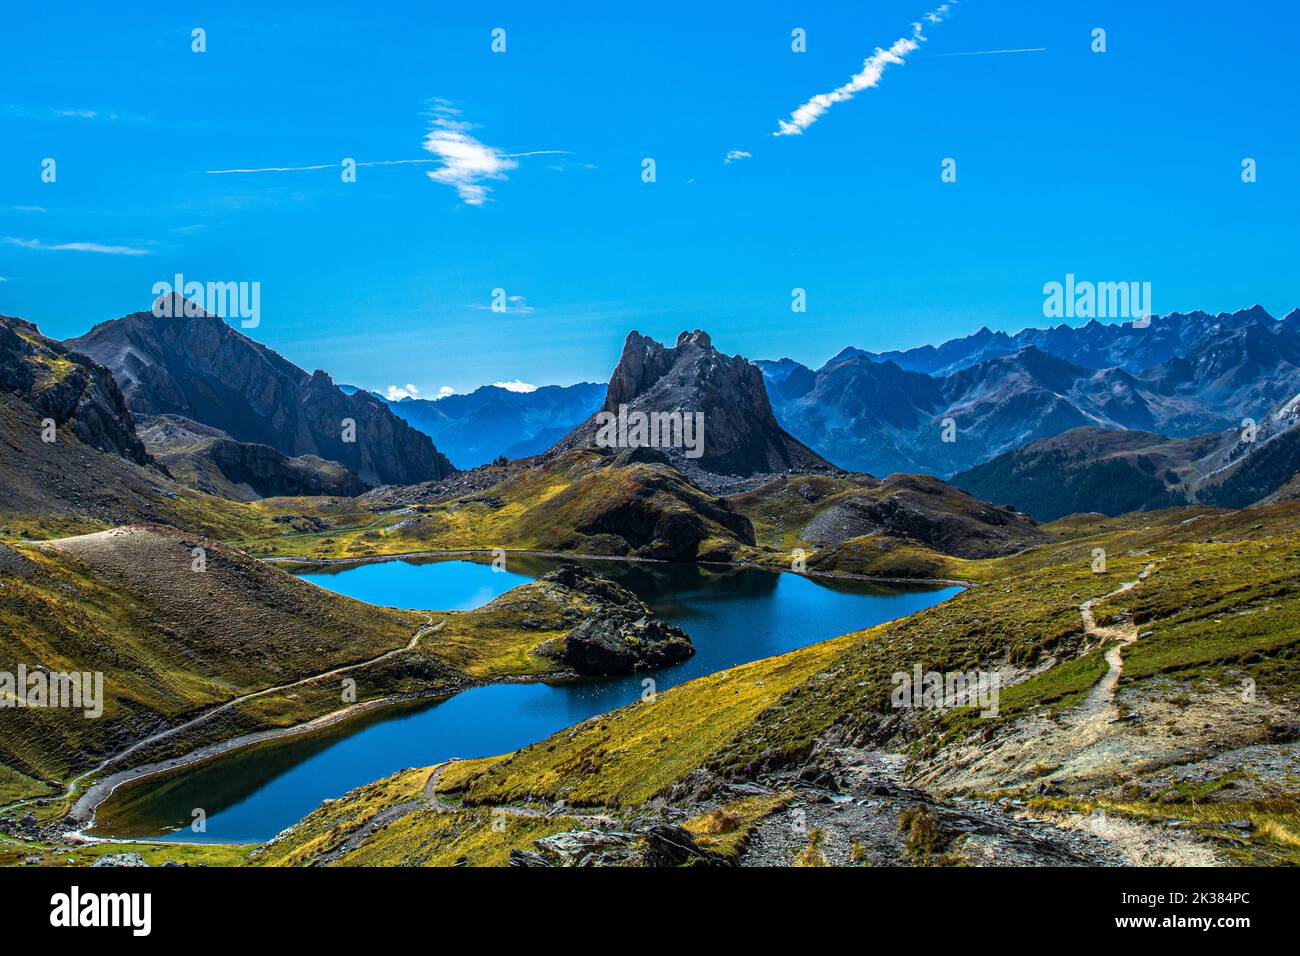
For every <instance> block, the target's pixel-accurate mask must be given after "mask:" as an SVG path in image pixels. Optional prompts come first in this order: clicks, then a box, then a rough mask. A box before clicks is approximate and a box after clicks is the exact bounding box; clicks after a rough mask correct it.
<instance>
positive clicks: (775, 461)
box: [552, 329, 835, 485]
mask: <svg viewBox="0 0 1300 956" xmlns="http://www.w3.org/2000/svg"><path fill="white" fill-rule="evenodd" d="M629 415H632V416H638V415H644V416H646V418H647V420H649V421H650V422H655V421H659V420H662V419H665V418H667V417H672V418H673V419H674V420H680V421H683V422H687V421H689V424H690V425H691V427H692V428H694V429H696V431H693V432H692V433H691V437H692V438H693V439H696V440H695V442H694V444H693V445H692V446H691V447H686V444H689V443H683V442H670V443H667V444H661V443H660V441H659V440H658V439H659V438H660V435H659V433H658V431H657V430H656V431H654V432H653V433H652V434H651V437H650V439H649V440H648V441H647V442H644V443H643V442H641V440H640V437H639V436H638V435H637V433H636V432H635V431H634V430H629V429H627V428H625V427H623V425H622V424H620V425H619V427H618V434H617V440H618V442H619V444H615V445H613V446H612V447H616V448H620V447H653V448H659V449H660V450H661V451H662V452H663V453H664V454H665V456H666V457H667V458H668V460H669V461H671V462H672V464H673V465H674V466H676V467H677V468H678V469H679V470H681V471H682V472H683V473H685V474H687V475H688V476H690V477H692V478H694V479H697V480H702V481H704V482H705V484H706V485H707V484H709V478H708V476H709V475H712V476H735V477H751V476H756V475H764V474H777V473H785V472H792V471H793V472H802V471H831V470H835V468H834V466H833V465H831V464H830V463H829V462H827V461H826V460H825V459H824V458H822V457H821V456H820V455H818V454H817V453H816V452H814V451H812V450H811V449H810V448H808V447H807V446H806V445H803V444H802V443H800V442H799V441H798V440H796V439H795V438H793V437H791V436H790V435H789V434H787V433H786V432H785V431H784V430H783V429H782V428H781V426H780V425H778V424H777V421H776V417H775V416H774V415H773V414H772V406H771V403H770V402H769V400H768V395H767V389H766V387H765V386H764V383H763V374H762V372H761V371H760V370H759V368H758V366H756V365H754V364H753V363H752V362H750V361H749V360H748V359H745V358H742V357H741V356H739V355H734V356H729V355H724V354H722V353H721V352H719V351H718V350H717V349H716V348H715V347H714V345H713V341H712V339H711V338H710V337H709V335H708V333H707V332H704V331H702V330H699V329H697V330H695V331H693V332H683V333H682V334H681V335H679V336H678V338H677V344H676V345H675V346H673V347H672V348H668V347H665V346H664V345H663V344H661V343H659V342H656V341H655V340H654V339H651V338H649V337H648V336H644V335H642V334H640V333H639V332H635V331H634V332H631V333H629V334H628V337H627V339H626V341H625V342H624V344H623V354H622V356H621V357H620V358H619V361H618V365H617V366H616V367H615V369H614V373H613V375H611V376H610V380H609V387H608V389H607V390H606V392H605V403H604V405H603V407H602V409H601V411H600V412H598V413H597V414H596V415H594V416H592V418H590V419H588V420H587V421H586V422H584V423H583V424H582V425H580V426H578V428H577V429H575V430H574V431H573V432H572V433H570V434H569V435H568V436H567V437H566V438H564V439H562V440H561V441H560V442H559V443H557V444H556V445H555V446H554V448H553V449H552V451H565V450H568V449H571V448H577V447H604V445H605V444H606V441H605V439H606V438H607V437H608V433H606V434H605V435H604V436H602V433H601V431H600V427H601V424H602V421H604V420H607V418H608V416H617V417H618V419H619V422H620V423H621V422H624V421H627V420H630V419H628V416H629ZM678 434H679V435H680V434H682V433H681V432H680V431H679V432H678Z"/></svg>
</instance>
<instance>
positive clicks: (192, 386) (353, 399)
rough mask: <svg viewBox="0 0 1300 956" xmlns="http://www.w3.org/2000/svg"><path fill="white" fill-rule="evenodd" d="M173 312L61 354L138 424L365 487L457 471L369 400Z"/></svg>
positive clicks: (75, 343) (217, 324) (100, 330)
mask: <svg viewBox="0 0 1300 956" xmlns="http://www.w3.org/2000/svg"><path fill="white" fill-rule="evenodd" d="M173 311H174V312H175V311H179V312H180V314H179V315H176V316H175V317H161V318H160V317H158V316H155V315H154V314H153V313H152V312H136V313H134V314H132V315H128V316H126V317H125V318H121V319H114V320H113V321H110V322H103V323H100V324H99V325H97V326H95V327H94V328H93V329H91V330H90V331H89V332H88V333H87V334H85V335H83V336H81V337H80V338H76V339H70V340H69V341H68V342H67V345H68V346H70V347H71V348H73V349H75V350H76V351H78V352H81V353H82V354H84V355H88V356H90V357H91V358H93V359H95V360H96V361H97V362H100V363H102V364H103V365H104V366H105V367H107V368H108V369H109V370H110V371H111V372H112V374H113V377H114V378H115V379H116V380H117V383H118V385H119V386H120V387H121V389H122V393H123V395H124V396H125V398H126V402H127V404H128V406H129V407H130V408H131V410H132V411H133V412H136V413H138V414H142V415H168V414H171V415H179V416H183V417H185V418H188V419H191V420H193V421H196V422H200V423H202V424H204V425H209V426H212V427H214V428H217V429H219V430H220V431H222V432H225V433H226V434H227V435H229V436H230V437H231V438H233V439H234V440H236V441H239V442H248V443H253V444H261V445H269V446H270V447H272V448H275V449H277V450H279V451H281V452H283V453H284V454H285V455H288V456H298V455H315V456H317V457H318V458H322V459H325V460H327V461H336V462H339V463H340V464H342V465H343V466H344V467H346V468H347V469H348V470H350V471H351V472H353V473H354V474H356V475H357V476H358V477H360V478H361V479H362V480H363V481H365V482H366V483H367V485H371V486H373V485H379V484H409V483H412V482H418V481H430V480H436V479H439V478H443V477H446V476H447V475H449V474H451V473H452V472H453V471H454V469H453V468H452V465H451V463H450V462H449V461H448V460H447V459H446V457H445V456H443V455H442V454H441V453H440V452H439V451H438V450H437V449H436V448H435V447H434V445H433V442H432V441H431V440H430V439H429V437H428V436H427V435H424V434H422V433H421V432H419V431H416V430H415V429H414V428H412V427H411V426H410V425H408V424H406V423H405V422H404V421H402V420H401V419H399V418H398V417H397V416H396V415H394V414H393V413H392V412H391V411H390V410H389V409H388V406H387V405H385V404H384V403H383V401H381V400H380V399H378V398H377V397H375V396H374V395H371V394H369V393H367V392H356V393H354V394H351V395H349V394H347V393H345V392H344V391H343V390H342V389H340V388H338V387H337V386H336V385H335V384H334V382H333V381H332V380H331V379H330V377H329V375H328V374H326V373H325V372H322V371H316V372H314V373H312V374H310V375H308V374H307V373H306V372H305V371H303V370H302V369H300V368H298V367H297V366H296V365H294V364H292V363H291V362H288V361H286V360H285V359H284V358H282V357H281V356H279V355H277V354H276V353H275V352H273V351H271V350H270V349H268V348H266V347H265V346H263V345H260V344H258V343H257V342H254V341H253V340H252V339H249V338H247V337H246V336H244V335H242V334H240V333H239V332H237V331H236V330H235V329H233V328H231V327H230V326H229V325H227V324H226V323H225V322H224V321H223V320H221V319H220V318H218V317H216V316H213V315H208V314H206V313H204V312H202V311H198V312H197V314H190V315H186V314H185V311H186V310H183V309H182V310H173ZM190 311H191V312H193V311H195V310H190ZM349 423H351V425H349Z"/></svg>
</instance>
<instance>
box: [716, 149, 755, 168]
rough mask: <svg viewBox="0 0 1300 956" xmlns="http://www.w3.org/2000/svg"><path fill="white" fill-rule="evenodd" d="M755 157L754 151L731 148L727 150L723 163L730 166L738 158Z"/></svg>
mask: <svg viewBox="0 0 1300 956" xmlns="http://www.w3.org/2000/svg"><path fill="white" fill-rule="evenodd" d="M753 158H754V154H753V153H747V152H745V151H744V150H743V149H729V150H727V158H726V159H724V160H723V163H725V164H726V165H728V166H730V165H731V164H732V163H734V162H735V161H736V160H738V159H753Z"/></svg>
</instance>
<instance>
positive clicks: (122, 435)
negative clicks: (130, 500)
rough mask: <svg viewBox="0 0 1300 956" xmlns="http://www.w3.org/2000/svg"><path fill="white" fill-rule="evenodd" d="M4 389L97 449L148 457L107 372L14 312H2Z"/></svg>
mask: <svg viewBox="0 0 1300 956" xmlns="http://www.w3.org/2000/svg"><path fill="white" fill-rule="evenodd" d="M0 389H3V390H4V391H6V392H10V393H13V394H14V395H15V396H16V397H17V398H18V399H19V400H21V401H23V402H25V403H26V404H27V405H29V406H30V407H31V408H32V409H33V410H34V411H35V412H36V413H37V414H38V415H40V416H42V417H45V418H51V419H53V420H54V423H55V425H56V426H58V427H60V428H62V427H64V426H67V427H68V428H70V429H71V430H72V432H73V433H74V434H75V435H76V436H77V437H78V438H79V439H81V440H82V441H83V442H85V443H86V444H87V445H90V446H91V447H93V448H98V449H99V450H100V451H107V452H112V453H113V454H115V455H120V456H121V457H123V458H126V459H127V460H129V461H132V462H135V463H136V464H145V463H146V462H147V461H148V460H149V457H148V455H147V454H146V453H145V449H144V445H143V444H142V443H141V442H140V440H139V439H138V438H137V437H136V435H135V424H134V422H133V421H132V420H131V413H130V412H129V411H127V407H126V402H125V401H124V400H123V397H122V393H121V392H120V391H119V390H118V387H117V385H116V383H115V382H114V381H113V377H112V375H110V374H109V372H108V370H106V369H104V368H102V367H101V366H99V365H98V364H96V363H95V362H93V361H91V360H90V359H88V358H86V357H85V356H83V355H78V354H77V353H76V352H74V351H72V350H70V349H68V348H66V347H65V346H63V345H62V344H60V343H58V342H56V341H54V340H53V339H47V338H46V337H45V336H43V335H41V333H40V332H39V331H38V330H37V328H36V326H35V325H33V324H32V323H30V322H25V321H23V320H22V319H17V318H12V317H10V316H0Z"/></svg>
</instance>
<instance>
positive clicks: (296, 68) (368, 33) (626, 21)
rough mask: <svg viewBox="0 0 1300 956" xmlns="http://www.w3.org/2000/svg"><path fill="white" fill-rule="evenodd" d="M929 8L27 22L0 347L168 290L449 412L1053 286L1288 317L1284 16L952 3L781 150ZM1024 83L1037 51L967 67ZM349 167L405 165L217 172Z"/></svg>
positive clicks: (874, 342) (1293, 118) (228, 12)
mask: <svg viewBox="0 0 1300 956" xmlns="http://www.w3.org/2000/svg"><path fill="white" fill-rule="evenodd" d="M937 5H938V0H910V2H893V0H886V2H875V3H861V4H816V5H809V4H798V3H762V2H744V3H715V4H708V5H703V4H699V3H674V2H656V3H654V4H651V5H648V6H647V5H640V4H634V5H624V6H620V7H619V8H617V9H611V8H609V5H597V4H594V3H593V4H570V3H548V4H522V3H520V4H482V5H472V6H473V7H474V8H473V9H468V8H467V7H468V6H469V5H456V6H453V7H446V8H444V6H443V5H439V4H431V3H418V4H386V5H383V6H378V5H367V4H356V3H345V4H337V5H335V4H326V3H313V4H302V5H301V8H300V12H299V13H296V14H295V13H287V12H278V13H265V12H263V11H262V9H261V7H262V5H261V4H239V3H228V2H227V3H220V4H206V5H205V4H189V5H187V4H175V3H166V4H164V3H157V4H151V3H138V4H132V5H130V9H129V10H124V9H115V7H114V5H107V4H90V3H86V4H80V5H71V4H61V3H57V2H52V3H47V4H19V5H11V6H10V8H9V9H8V10H7V11H6V15H5V17H6V29H5V31H4V33H3V35H2V36H0V80H2V81H3V82H0V91H3V92H0V141H2V142H3V144H4V146H3V149H2V150H0V182H2V183H3V192H0V277H3V280H4V281H0V312H4V313H7V314H14V315H20V316H23V317H24V318H28V319H31V320H32V321H35V322H36V323H37V324H38V325H40V326H41V328H42V330H43V331H44V332H45V333H46V334H49V335H52V336H55V337H59V338H63V337H67V336H72V335H77V334H80V333H82V332H84V331H85V330H86V329H87V328H89V327H90V326H91V325H92V324H94V323H95V322H98V321H102V320H105V319H109V318H114V317H117V316H119V315H123V314H125V313H127V312H131V311H136V310H139V309H144V308H148V306H149V304H150V301H151V298H150V289H151V287H152V285H153V284H154V283H155V282H158V281H161V280H166V279H170V278H171V276H172V275H174V274H175V273H177V272H180V273H183V274H184V275H185V276H186V277H187V278H188V279H200V280H214V281H249V282H251V281H257V282H260V283H261V324H260V325H259V327H258V328H256V329H253V330H250V331H249V333H248V334H250V335H252V336H253V337H254V338H256V339H258V340H259V341H262V342H264V343H265V344H267V345H268V346H270V347H272V348H274V349H276V350H277V351H279V352H281V353H282V354H284V355H285V356H287V357H288V358H290V359H291V360H292V361H294V362H296V363H297V364H299V365H301V366H303V367H305V368H307V369H308V370H312V369H315V368H324V369H326V370H328V371H329V372H330V373H331V374H332V375H333V376H334V378H335V380H336V381H339V382H350V383H353V384H357V385H361V386H364V387H368V388H379V389H382V388H384V387H386V386H388V385H391V384H405V383H411V384H414V385H416V386H417V387H418V388H419V389H420V391H421V393H422V394H425V395H431V394H436V392H437V391H438V389H440V388H444V387H448V388H453V389H455V390H457V391H463V390H467V389H470V388H473V387H475V386H477V385H480V384H485V383H490V382H495V381H512V380H523V381H526V382H530V383H534V384H567V383H570V382H574V381H579V380H596V381H604V380H605V379H606V378H608V375H609V372H610V369H611V367H612V365H613V363H614V361H615V360H616V359H617V356H618V351H619V347H620V345H621V343H622V340H623V338H624V336H625V335H626V333H627V332H628V330H629V329H632V328H636V329H638V330H640V331H642V332H644V333H646V334H650V335H653V336H655V337H657V338H661V339H672V338H675V336H676V334H677V332H678V331H680V330H682V329H685V328H697V327H699V328H705V329H707V330H708V331H709V332H710V333H711V334H712V335H713V339H714V342H715V344H717V345H718V346H719V347H720V348H722V349H723V350H724V351H727V352H733V353H740V354H744V355H747V356H749V357H752V358H775V357H779V356H782V355H789V356H792V357H794V358H796V359H799V360H801V361H803V362H806V363H809V364H812V365H818V364H820V363H821V362H822V361H824V360H825V359H826V358H828V357H829V356H830V355H832V354H834V353H835V352H837V351H839V350H840V349H841V348H842V347H844V346H845V345H850V344H851V345H856V346H859V347H862V348H868V349H873V350H884V349H889V348H906V347H909V346H913V345H919V344H924V343H927V342H931V343H938V342H940V341H943V340H945V339H948V338H951V337H954V336H958V335H963V334H966V333H969V332H971V331H974V330H975V329H977V328H978V327H979V326H981V325H988V326H990V327H992V328H1000V329H1005V330H1007V331H1016V330H1018V329H1020V328H1023V327H1025V326H1029V325H1041V324H1043V322H1044V320H1043V318H1042V302H1043V295H1042V286H1043V284H1044V283H1045V282H1048V281H1052V280H1061V279H1063V278H1064V276H1065V274H1066V273H1067V272H1072V273H1074V274H1076V275H1077V276H1079V277H1080V278H1089V279H1094V280H1097V281H1101V280H1105V281H1119V280H1141V281H1149V282H1151V283H1152V288H1153V298H1154V308H1155V311H1157V312H1168V311H1174V310H1188V309H1194V308H1202V309H1206V310H1209V311H1220V310H1230V309H1236V308H1242V307H1245V306H1248V305H1251V304H1253V303H1256V302H1259V303H1261V304H1263V305H1264V306H1265V307H1266V308H1268V309H1269V310H1270V311H1272V312H1273V313H1274V314H1275V315H1281V314H1283V313H1285V312H1286V311H1288V310H1289V309H1291V308H1293V307H1295V306H1297V305H1300V293H1297V289H1296V284H1295V276H1296V268H1295V257H1296V251H1297V246H1298V244H1297V242H1296V239H1295V230H1296V223H1297V222H1298V221H1300V185H1298V183H1300V168H1298V158H1297V157H1298V155H1300V149H1298V147H1300V122H1297V120H1298V119H1300V116H1297V112H1298V111H1300V108H1298V107H1297V104H1296V97H1295V95H1294V91H1295V78H1294V60H1293V50H1292V49H1291V47H1292V46H1293V37H1294V36H1295V31H1296V27H1297V26H1298V25H1300V13H1297V12H1295V10H1294V8H1293V7H1292V6H1291V5H1288V4H1285V3H1282V2H1264V3H1258V4H1252V5H1250V6H1249V7H1246V6H1243V5H1235V6H1228V5H1220V4H1212V3H1209V2H1207V0H1198V2H1195V3H1184V4H1173V3H1161V4H1156V3H1138V2H1132V0H1129V2H1100V3H1074V2H1056V3H1051V4H1043V3H1041V2H1015V0H1011V2H993V0H961V2H958V3H955V4H953V5H952V8H951V9H950V10H949V11H948V12H947V13H946V14H944V15H943V16H941V17H939V18H937V19H939V20H940V21H941V22H937V23H931V22H928V21H924V22H923V35H924V36H925V38H926V39H925V40H924V41H923V42H919V43H917V47H918V49H916V50H914V51H911V52H908V53H906V54H905V55H904V57H903V62H901V63H891V64H888V65H887V66H886V68H885V70H884V72H883V73H882V74H881V75H880V77H879V82H878V84H877V85H875V86H873V87H871V88H866V89H861V90H859V91H858V92H856V95H854V96H853V97H852V98H851V99H849V100H847V101H844V102H838V103H836V104H835V105H834V106H833V107H832V108H830V109H829V110H827V111H826V112H824V113H823V114H821V115H820V116H819V117H818V118H817V119H816V121H815V122H813V123H812V124H811V125H809V126H807V128H806V129H804V130H803V131H802V133H801V134H800V135H787V136H774V135H773V133H774V132H776V131H777V130H778V129H779V128H780V126H779V124H780V123H781V122H782V121H786V122H789V121H790V118H791V114H792V113H794V111H795V110H796V109H797V108H798V107H800V106H801V105H802V104H805V103H807V102H808V101H809V100H810V99H812V98H813V97H814V96H816V95H817V94H821V93H827V92H829V91H832V90H835V89H836V88H839V87H841V86H843V85H844V84H846V83H848V82H850V80H851V78H852V77H853V76H854V74H857V73H859V71H861V70H863V66H864V60H865V59H866V58H868V57H869V56H871V55H872V53H873V51H874V50H875V49H876V48H877V47H886V48H887V47H889V46H890V45H891V44H894V43H895V42H896V41H898V40H900V39H905V38H908V37H911V36H913V27H912V23H913V22H914V21H917V20H918V19H920V18H922V15H923V14H925V13H926V12H927V11H929V10H933V9H934V8H935V7H937ZM195 27H202V28H203V29H204V30H205V31H206V36H207V52H205V53H202V54H197V53H193V52H191V30H192V29H193V28H195ZM497 27H501V28H504V29H505V31H506V34H505V38H506V52H505V53H499V54H498V53H493V52H492V50H491V42H492V35H491V34H492V30H493V29H494V28H497ZM796 27H801V28H803V29H804V30H806V33H807V52H806V53H802V54H798V53H794V52H792V51H791V48H790V46H791V30H792V29H794V28H796ZM1096 27H1101V28H1104V29H1105V30H1106V43H1107V52H1105V53H1103V54H1097V53H1093V52H1091V50H1090V44H1091V42H1092V36H1091V33H1092V30H1093V29H1094V28H1096ZM1009 49H1010V50H1021V49H1033V50H1039V51H1040V52H1027V53H995V54H987V55H978V56H965V55H963V56H952V55H950V54H956V53H962V54H965V53H978V52H981V51H989V50H1009ZM431 133H432V134H434V138H433V139H432V140H430V134H431ZM439 150H441V152H439ZM733 150H735V151H743V152H746V153H748V154H750V155H749V156H747V157H744V158H740V159H737V160H734V161H732V162H731V163H727V162H726V161H725V157H726V156H727V154H728V153H729V152H730V151H733ZM45 157H52V158H54V159H55V160H56V162H57V180H56V182H54V183H43V182H42V181H41V162H42V160H43V159H44V158H45ZM344 157H352V158H354V159H356V160H357V161H358V162H359V163H367V162H374V161H385V162H387V161H395V160H421V161H422V162H419V163H404V164H400V165H373V166H365V165H363V166H361V167H360V168H359V169H358V171H357V181H356V182H355V183H343V182H342V181H341V179H340V170H339V168H338V167H337V166H331V167H330V168H326V169H314V170H312V169H300V170H296V171H287V172H263V173H225V174H213V173H209V172H207V170H225V169H262V168H268V167H306V166H315V165H322V164H338V163H339V162H340V161H341V160H342V158H344ZM645 157H653V158H654V160H655V162H656V166H657V169H656V172H657V181H656V182H654V183H650V184H647V183H643V182H642V180H641V172H642V160H643V158H645ZM947 157H951V158H953V159H955V160H956V162H957V182H955V183H943V182H941V179H940V169H941V162H942V161H943V159H944V158H947ZM1244 157H1252V158H1254V159H1255V160H1256V161H1257V163H1258V182H1255V183H1253V184H1244V183H1242V182H1241V175H1240V171H1241V162H1242V159H1243V158H1244ZM430 173H434V174H435V175H436V177H437V178H431V176H430V175H429V174H430ZM487 173H490V174H493V175H492V176H491V177H487V178H485V177H484V175H483V174H487ZM60 247H70V248H60ZM796 287H801V288H804V289H806V290H807V301H808V311H807V312H806V313H804V314H794V313H792V312H791V310H790V297H791V290H792V289H793V288H796ZM495 288H503V289H505V290H506V292H507V294H508V295H510V296H512V297H513V296H520V297H522V299H520V300H516V302H517V305H516V307H514V308H513V309H512V310H511V311H508V312H507V313H506V314H504V315H503V314H498V313H494V312H491V311H489V310H488V309H487V306H488V305H489V303H490V301H491V296H492V290H493V289H495Z"/></svg>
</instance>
